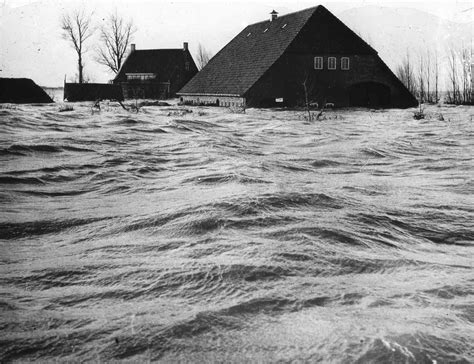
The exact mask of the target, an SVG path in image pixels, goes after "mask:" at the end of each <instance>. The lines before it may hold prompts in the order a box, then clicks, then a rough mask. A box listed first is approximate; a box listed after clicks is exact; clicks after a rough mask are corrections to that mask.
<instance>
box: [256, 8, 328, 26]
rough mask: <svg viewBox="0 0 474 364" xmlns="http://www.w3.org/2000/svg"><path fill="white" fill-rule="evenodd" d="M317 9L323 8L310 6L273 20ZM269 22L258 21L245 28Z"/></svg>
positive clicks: (269, 21)
mask: <svg viewBox="0 0 474 364" xmlns="http://www.w3.org/2000/svg"><path fill="white" fill-rule="evenodd" d="M319 7H324V6H322V5H316V6H311V7H309V8H306V9H302V10H298V11H294V12H292V13H288V14H285V15H281V16H278V17H277V18H276V19H275V20H279V19H281V18H284V17H286V16H290V15H295V14H298V13H302V12H305V11H308V10H310V9H314V10H315V11H316V9H317V8H319ZM275 20H273V21H275ZM271 22H272V20H268V19H267V20H262V21H259V22H256V23H252V24H249V25H247V27H250V26H253V25H257V24H263V23H271Z"/></svg>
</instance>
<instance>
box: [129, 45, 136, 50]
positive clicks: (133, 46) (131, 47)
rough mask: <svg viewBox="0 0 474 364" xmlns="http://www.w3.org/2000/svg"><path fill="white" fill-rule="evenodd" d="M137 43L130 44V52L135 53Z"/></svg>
mask: <svg viewBox="0 0 474 364" xmlns="http://www.w3.org/2000/svg"><path fill="white" fill-rule="evenodd" d="M135 49H136V48H135V43H132V44H130V52H135Z"/></svg>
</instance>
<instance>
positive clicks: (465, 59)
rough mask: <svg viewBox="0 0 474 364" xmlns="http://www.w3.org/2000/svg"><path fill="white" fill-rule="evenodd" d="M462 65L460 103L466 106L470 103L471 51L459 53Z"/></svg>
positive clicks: (465, 49)
mask: <svg viewBox="0 0 474 364" xmlns="http://www.w3.org/2000/svg"><path fill="white" fill-rule="evenodd" d="M461 63H462V101H461V102H462V103H463V104H468V103H469V102H470V101H471V76H472V75H471V51H470V50H469V49H467V48H464V47H463V49H462V52H461Z"/></svg>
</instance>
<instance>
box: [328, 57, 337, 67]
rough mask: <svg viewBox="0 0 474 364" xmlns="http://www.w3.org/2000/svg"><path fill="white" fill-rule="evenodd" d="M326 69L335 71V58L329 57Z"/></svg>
mask: <svg viewBox="0 0 474 364" xmlns="http://www.w3.org/2000/svg"><path fill="white" fill-rule="evenodd" d="M328 69H330V70H335V69H336V57H329V58H328Z"/></svg>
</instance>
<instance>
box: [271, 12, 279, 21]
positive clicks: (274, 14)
mask: <svg viewBox="0 0 474 364" xmlns="http://www.w3.org/2000/svg"><path fill="white" fill-rule="evenodd" d="M270 15H271V16H272V17H271V18H270V21H274V20H275V19H276V18H278V13H277V12H276V11H275V10H272V12H271V13H270Z"/></svg>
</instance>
